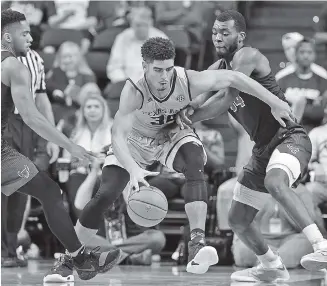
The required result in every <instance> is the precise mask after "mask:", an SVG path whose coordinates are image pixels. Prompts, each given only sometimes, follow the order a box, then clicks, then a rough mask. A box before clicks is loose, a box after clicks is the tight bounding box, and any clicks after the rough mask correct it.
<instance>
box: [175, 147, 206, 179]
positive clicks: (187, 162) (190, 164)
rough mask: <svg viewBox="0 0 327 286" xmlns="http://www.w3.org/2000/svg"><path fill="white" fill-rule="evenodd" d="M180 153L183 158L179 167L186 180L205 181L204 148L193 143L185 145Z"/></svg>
mask: <svg viewBox="0 0 327 286" xmlns="http://www.w3.org/2000/svg"><path fill="white" fill-rule="evenodd" d="M179 152H181V154H182V158H183V162H181V163H180V164H179V165H180V169H181V171H182V173H183V174H184V176H185V178H186V180H194V181H196V180H204V162H203V148H202V147H201V146H199V145H197V144H195V143H193V142H192V143H187V144H185V145H183V146H182V147H181V148H180V150H179Z"/></svg>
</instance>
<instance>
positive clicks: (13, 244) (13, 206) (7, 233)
mask: <svg viewBox="0 0 327 286" xmlns="http://www.w3.org/2000/svg"><path fill="white" fill-rule="evenodd" d="M3 137H4V139H5V140H6V141H7V142H8V143H9V144H10V145H11V146H12V147H14V148H15V149H17V150H18V151H19V152H20V153H21V154H23V155H24V156H26V157H28V158H29V159H30V160H32V161H35V160H34V158H35V156H34V154H35V149H36V148H37V145H38V144H39V146H38V148H40V146H41V145H43V148H44V149H45V145H46V141H45V140H44V139H42V138H40V137H39V136H38V135H37V134H36V133H35V132H34V131H33V130H32V129H30V128H29V127H28V126H27V125H26V124H25V123H24V121H23V120H22V118H21V116H20V115H17V114H10V116H9V120H8V128H7V129H6V130H5V132H4V135H3ZM40 140H41V141H40ZM42 140H44V141H42ZM40 142H41V143H40ZM41 148H42V147H41ZM27 198H28V197H27V196H26V195H24V194H21V193H19V192H15V193H13V194H12V195H10V196H9V197H7V196H6V195H4V194H2V193H1V256H2V257H15V256H16V249H17V247H18V243H17V234H18V232H19V230H20V228H21V226H22V222H23V218H24V212H25V208H26V202H27Z"/></svg>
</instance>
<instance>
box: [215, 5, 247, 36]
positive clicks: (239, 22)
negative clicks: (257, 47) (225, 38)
mask: <svg viewBox="0 0 327 286" xmlns="http://www.w3.org/2000/svg"><path fill="white" fill-rule="evenodd" d="M217 20H218V21H219V22H226V21H229V20H234V23H235V28H236V31H237V32H246V22H245V19H244V17H243V15H242V14H241V13H239V12H237V11H235V10H226V11H224V12H222V13H220V14H219V15H218V16H217Z"/></svg>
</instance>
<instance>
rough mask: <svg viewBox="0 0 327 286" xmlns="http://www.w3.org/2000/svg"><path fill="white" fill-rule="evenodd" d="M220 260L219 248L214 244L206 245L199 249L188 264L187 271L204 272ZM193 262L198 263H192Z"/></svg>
mask: <svg viewBox="0 0 327 286" xmlns="http://www.w3.org/2000/svg"><path fill="white" fill-rule="evenodd" d="M218 261H219V258H218V254H217V250H216V249H215V248H214V247H212V246H205V247H203V248H201V249H200V250H199V252H198V253H197V254H196V255H195V257H194V258H193V259H192V260H191V261H190V262H189V263H188V264H187V266H186V271H187V272H189V273H193V274H204V273H206V272H207V271H208V269H209V267H210V266H212V265H215V264H217V263H218ZM192 262H194V263H197V264H198V265H192Z"/></svg>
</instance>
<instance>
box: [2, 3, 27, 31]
mask: <svg viewBox="0 0 327 286" xmlns="http://www.w3.org/2000/svg"><path fill="white" fill-rule="evenodd" d="M25 20H26V17H25V15H24V14H23V13H20V12H18V11H14V10H11V9H6V10H3V11H1V37H2V36H3V34H4V33H5V32H6V31H7V29H8V26H9V25H11V24H15V23H19V22H20V21H25Z"/></svg>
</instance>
